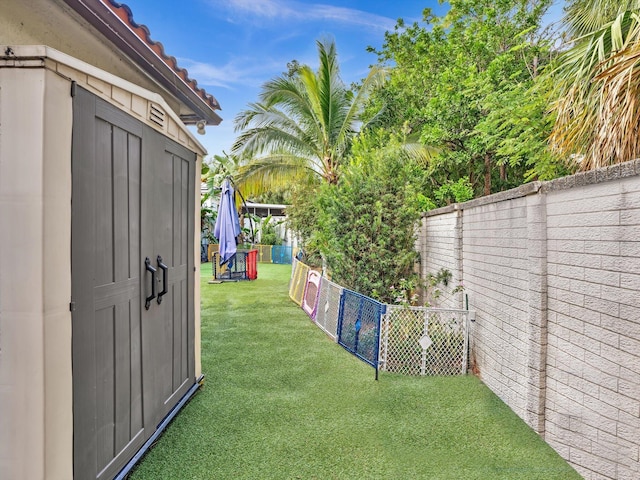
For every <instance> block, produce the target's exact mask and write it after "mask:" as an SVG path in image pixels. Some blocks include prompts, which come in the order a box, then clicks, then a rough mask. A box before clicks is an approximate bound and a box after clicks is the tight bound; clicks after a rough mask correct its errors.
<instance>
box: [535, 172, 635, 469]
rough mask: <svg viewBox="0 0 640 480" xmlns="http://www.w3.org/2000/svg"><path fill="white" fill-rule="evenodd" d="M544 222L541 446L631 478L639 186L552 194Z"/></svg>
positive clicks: (626, 182) (581, 464) (626, 183)
mask: <svg viewBox="0 0 640 480" xmlns="http://www.w3.org/2000/svg"><path fill="white" fill-rule="evenodd" d="M547 215H548V217H547V222H548V223H547V249H548V252H547V268H548V272H549V276H548V315H549V317H548V318H549V320H548V350H547V364H548V366H547V392H546V395H547V397H546V398H547V409H546V431H547V436H546V438H547V441H548V442H549V443H550V444H551V445H552V446H553V447H554V448H556V449H557V450H558V451H560V452H562V453H563V455H564V456H565V458H568V459H569V461H571V462H572V463H573V464H574V465H575V466H576V469H577V470H578V471H579V472H580V473H581V474H582V475H583V476H584V477H585V478H587V479H590V478H594V479H595V478H616V479H622V478H629V479H631V478H636V479H637V478H640V458H639V456H640V308H639V305H640V302H639V299H640V179H639V178H638V177H637V176H631V177H627V178H622V179H620V180H614V181H606V182H603V183H596V184H593V185H586V186H579V187H573V188H568V189H562V190H554V189H553V188H551V189H550V190H549V192H548V194H547Z"/></svg>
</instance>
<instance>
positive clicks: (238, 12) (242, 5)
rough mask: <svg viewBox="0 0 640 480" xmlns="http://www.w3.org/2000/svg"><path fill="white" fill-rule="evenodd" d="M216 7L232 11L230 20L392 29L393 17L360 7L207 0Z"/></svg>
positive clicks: (276, 0)
mask: <svg viewBox="0 0 640 480" xmlns="http://www.w3.org/2000/svg"><path fill="white" fill-rule="evenodd" d="M210 3H211V4H212V5H213V6H214V7H215V8H216V10H218V11H226V12H227V14H229V13H230V14H231V15H233V16H232V17H230V18H229V17H227V19H228V21H230V22H233V23H241V22H247V21H251V20H254V21H255V20H259V21H260V22H261V24H263V25H264V21H265V20H271V21H274V22H279V21H295V22H300V23H304V22H317V21H326V22H335V23H341V24H346V25H352V26H356V27H361V28H367V29H374V30H379V31H383V32H384V31H388V30H392V29H393V27H394V26H395V24H396V22H395V20H394V19H391V18H388V17H384V16H382V15H376V14H373V13H368V12H365V11H363V10H356V9H352V8H345V7H336V6H333V5H326V4H322V3H312V4H309V3H302V2H298V1H295V0H210Z"/></svg>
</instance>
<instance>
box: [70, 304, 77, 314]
mask: <svg viewBox="0 0 640 480" xmlns="http://www.w3.org/2000/svg"><path fill="white" fill-rule="evenodd" d="M75 310H76V302H71V303H69V311H70V312H75Z"/></svg>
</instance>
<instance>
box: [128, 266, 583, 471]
mask: <svg viewBox="0 0 640 480" xmlns="http://www.w3.org/2000/svg"><path fill="white" fill-rule="evenodd" d="M208 266H209V265H208V264H204V265H203V274H202V369H203V373H204V374H205V375H206V379H205V386H204V388H203V390H202V391H200V392H199V393H198V394H197V395H196V396H195V397H194V398H193V400H191V402H190V403H189V404H188V405H187V406H186V407H185V409H184V410H183V411H182V412H181V413H180V414H179V415H178V416H177V418H176V419H175V420H174V422H173V423H172V424H171V425H170V427H169V428H168V429H167V431H166V432H165V433H164V435H163V436H162V437H161V438H160V440H159V442H158V443H157V445H156V446H155V447H154V448H153V449H152V450H151V451H150V452H149V453H148V454H147V455H146V457H145V458H144V459H143V461H142V462H141V463H140V465H139V466H138V467H137V468H136V469H135V470H134V472H133V473H132V475H131V477H130V478H131V479H132V480H146V479H148V480H151V479H153V480H158V479H172V480H173V479H176V480H177V479H180V480H183V479H194V480H208V479H323V480H324V479H465V480H468V479H487V480H489V479H490V480H496V479H505V480H506V479H509V480H512V479H531V480H533V479H540V480H550V479H558V480H560V479H562V480H568V479H579V478H581V477H580V476H579V475H578V474H577V473H576V472H575V471H574V470H573V469H572V468H571V467H570V466H569V465H568V464H567V463H566V462H565V461H564V460H562V459H561V458H560V457H559V456H558V455H557V454H556V453H555V452H554V451H553V450H552V449H551V448H550V447H549V446H548V445H546V444H545V443H544V442H543V441H542V440H541V439H540V438H539V437H538V435H536V434H535V432H533V431H532V430H531V429H530V428H529V427H528V426H527V425H526V424H525V423H524V422H523V421H522V420H520V419H519V418H518V417H517V416H516V415H515V414H514V413H513V412H512V411H511V410H510V409H509V408H508V407H507V406H506V405H505V404H504V403H503V402H502V401H500V399H498V398H497V397H496V396H495V395H494V394H493V393H492V392H491V391H490V390H489V389H488V388H486V387H485V386H484V385H483V384H482V382H480V381H479V380H478V379H477V378H475V377H473V376H467V377H425V378H416V377H404V376H399V375H394V374H386V373H384V372H382V373H381V375H380V380H379V381H378V382H376V381H374V370H373V369H372V368H371V367H370V366H368V365H366V364H364V363H363V362H361V361H360V360H358V359H356V358H355V357H353V356H351V355H350V354H349V353H347V352H346V351H345V350H344V349H343V348H341V347H340V346H338V345H337V344H335V343H333V342H332V341H331V340H330V339H329V338H328V337H326V336H325V334H324V333H322V331H321V330H319V329H318V328H317V327H316V326H315V325H313V324H312V322H310V321H309V318H308V317H307V316H306V315H305V314H304V313H303V312H302V310H301V309H300V308H299V307H297V306H296V305H295V304H294V303H293V302H291V301H290V300H289V297H288V281H289V276H290V272H291V267H290V266H289V265H271V264H259V266H258V279H257V280H255V281H252V282H237V283H223V284H214V285H211V284H208V283H207V280H208V279H209V278H210V273H209V271H208V270H207V267H208Z"/></svg>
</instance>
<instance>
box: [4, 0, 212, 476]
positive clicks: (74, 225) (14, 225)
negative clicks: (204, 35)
mask: <svg viewBox="0 0 640 480" xmlns="http://www.w3.org/2000/svg"><path fill="white" fill-rule="evenodd" d="M217 109H219V105H218V103H217V101H216V100H215V98H214V97H212V96H211V95H209V94H208V93H207V92H205V91H204V90H203V89H201V88H198V86H197V84H196V82H195V81H193V80H191V79H190V78H189V77H188V73H187V72H186V71H185V70H183V69H180V68H179V67H178V66H177V64H176V61H175V59H174V58H172V57H169V56H167V55H166V54H165V52H164V49H163V47H162V45H161V44H159V43H157V42H155V41H154V40H152V39H151V37H150V35H149V31H148V30H147V29H146V27H144V26H142V25H138V24H137V23H136V22H135V21H134V20H133V16H132V13H131V11H130V10H129V8H128V7H126V6H125V5H121V4H119V3H117V2H115V1H114V0H4V1H3V2H2V10H1V11H0V478H2V479H16V480H17V479H29V480H37V479H47V480H56V479H59V480H69V479H72V478H73V479H76V480H79V479H82V480H84V479H92V478H98V479H111V478H114V477H115V476H117V475H118V474H119V473H120V474H122V472H123V469H126V468H128V467H127V466H128V465H131V464H132V463H131V461H132V459H135V458H137V457H136V454H137V453H138V452H140V451H141V450H144V448H146V446H147V445H149V443H150V441H152V440H153V438H155V436H156V435H157V434H158V432H159V431H160V430H161V429H162V428H163V427H164V425H166V423H167V420H168V419H170V418H171V417H172V416H173V415H175V413H176V412H177V411H178V410H179V408H181V406H182V405H183V404H184V402H185V401H186V400H187V399H188V398H189V397H190V395H192V394H193V393H194V392H195V390H196V389H197V387H198V384H199V381H200V379H201V369H200V354H199V353H200V340H199V329H200V313H199V304H200V293H199V268H200V261H199V258H200V252H199V242H200V236H199V218H200V215H199V208H200V201H199V195H198V192H199V190H198V188H196V186H199V184H200V165H201V162H202V158H203V156H204V155H205V154H206V152H205V150H204V148H203V147H202V145H201V144H200V143H199V142H198V141H197V140H196V138H195V137H194V135H193V134H192V133H191V131H190V130H189V129H188V128H187V125H195V124H196V123H197V122H201V126H202V125H216V124H218V123H219V122H220V120H221V119H220V117H219V116H218V115H217V113H216V112H215V110H217Z"/></svg>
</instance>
